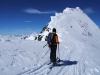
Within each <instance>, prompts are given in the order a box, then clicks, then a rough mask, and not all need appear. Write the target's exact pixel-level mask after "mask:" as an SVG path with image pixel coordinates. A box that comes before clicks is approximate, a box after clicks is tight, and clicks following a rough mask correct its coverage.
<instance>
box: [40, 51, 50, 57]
mask: <svg viewBox="0 0 100 75" xmlns="http://www.w3.org/2000/svg"><path fill="white" fill-rule="evenodd" d="M48 51H49V50H48ZM48 51H47V52H46V53H45V55H46V54H47V53H48ZM45 55H44V56H43V57H42V58H44V57H45Z"/></svg>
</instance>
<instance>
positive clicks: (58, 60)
mask: <svg viewBox="0 0 100 75" xmlns="http://www.w3.org/2000/svg"><path fill="white" fill-rule="evenodd" d="M58 53H59V60H58V61H59V62H60V52H59V44H58Z"/></svg>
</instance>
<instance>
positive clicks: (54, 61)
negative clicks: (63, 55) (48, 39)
mask: <svg viewBox="0 0 100 75" xmlns="http://www.w3.org/2000/svg"><path fill="white" fill-rule="evenodd" d="M56 49H57V46H54V47H53V64H55V63H56Z"/></svg>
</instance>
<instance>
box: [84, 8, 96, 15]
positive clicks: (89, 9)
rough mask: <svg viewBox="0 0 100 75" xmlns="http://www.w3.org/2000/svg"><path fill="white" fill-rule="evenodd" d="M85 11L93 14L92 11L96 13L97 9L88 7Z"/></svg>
mask: <svg viewBox="0 0 100 75" xmlns="http://www.w3.org/2000/svg"><path fill="white" fill-rule="evenodd" d="M84 12H85V13H87V14H91V13H94V12H95V11H94V10H93V9H92V8H86V9H84Z"/></svg>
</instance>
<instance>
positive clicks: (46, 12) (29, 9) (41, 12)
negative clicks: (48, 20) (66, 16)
mask: <svg viewBox="0 0 100 75" xmlns="http://www.w3.org/2000/svg"><path fill="white" fill-rule="evenodd" d="M24 12H26V13H30V14H51V13H56V11H39V10H37V9H32V8H28V9H25V10H24Z"/></svg>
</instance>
